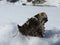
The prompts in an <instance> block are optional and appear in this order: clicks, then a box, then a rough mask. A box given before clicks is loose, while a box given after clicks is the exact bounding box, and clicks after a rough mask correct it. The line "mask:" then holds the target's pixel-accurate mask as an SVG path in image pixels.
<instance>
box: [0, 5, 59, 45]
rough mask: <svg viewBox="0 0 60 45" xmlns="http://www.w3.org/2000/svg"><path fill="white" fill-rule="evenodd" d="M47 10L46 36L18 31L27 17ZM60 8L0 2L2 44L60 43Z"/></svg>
mask: <svg viewBox="0 0 60 45" xmlns="http://www.w3.org/2000/svg"><path fill="white" fill-rule="evenodd" d="M40 12H46V13H47V16H48V22H47V23H46V25H45V27H46V29H45V30H46V32H45V37H44V38H40V37H31V36H24V35H22V34H21V33H20V32H19V31H18V27H17V24H20V25H22V24H23V23H24V22H26V20H27V18H30V17H32V16H34V15H35V14H37V13H40ZM59 14H60V8H56V7H34V6H20V5H8V4H0V45H60V20H59V19H60V15H59Z"/></svg>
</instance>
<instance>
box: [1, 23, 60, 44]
mask: <svg viewBox="0 0 60 45" xmlns="http://www.w3.org/2000/svg"><path fill="white" fill-rule="evenodd" d="M0 45H60V30H59V29H57V28H52V29H51V30H46V32H45V37H44V38H40V37H30V36H24V35H22V34H21V33H19V31H18V28H17V24H14V23H10V24H5V25H1V26H0Z"/></svg>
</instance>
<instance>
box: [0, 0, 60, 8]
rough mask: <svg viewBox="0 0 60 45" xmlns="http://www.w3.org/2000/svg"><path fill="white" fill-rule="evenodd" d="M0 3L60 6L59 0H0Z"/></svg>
mask: <svg viewBox="0 0 60 45" xmlns="http://www.w3.org/2000/svg"><path fill="white" fill-rule="evenodd" d="M0 3H1V4H3V3H7V4H10V3H11V4H17V5H18V4H19V5H25V6H32V5H40V6H54V7H55V6H58V7H59V6H60V0H0Z"/></svg>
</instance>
